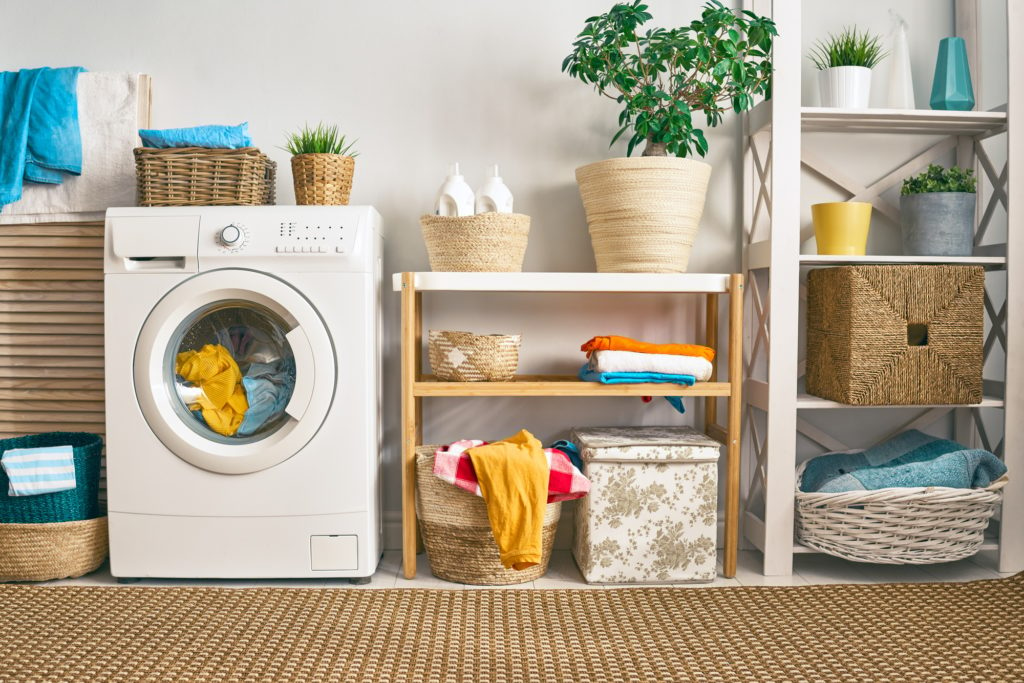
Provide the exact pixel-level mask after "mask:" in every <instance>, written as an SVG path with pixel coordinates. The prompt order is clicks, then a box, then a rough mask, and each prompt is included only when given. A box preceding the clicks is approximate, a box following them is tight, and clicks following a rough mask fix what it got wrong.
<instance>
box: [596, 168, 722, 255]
mask: <svg viewBox="0 0 1024 683" xmlns="http://www.w3.org/2000/svg"><path fill="white" fill-rule="evenodd" d="M710 177H711V166H709V165H708V164H705V163H704V162H702V161H695V160H693V159H678V158H675V157H632V158H623V159H606V160H605V161H599V162H597V163H594V164H588V165H587V166H581V167H580V168H577V169H576V182H577V183H578V184H579V187H580V197H581V198H582V199H583V208H584V209H585V210H586V212H587V225H588V226H589V228H590V241H591V244H592V245H593V247H594V257H595V258H596V259H597V270H598V272H602V273H617V272H624V273H684V272H686V267H687V265H688V264H689V262H690V248H691V247H692V246H693V241H694V239H695V238H696V236H697V228H698V227H699V224H700V217H701V215H702V214H703V213H704V199H705V195H706V193H707V188H708V179H709V178H710Z"/></svg>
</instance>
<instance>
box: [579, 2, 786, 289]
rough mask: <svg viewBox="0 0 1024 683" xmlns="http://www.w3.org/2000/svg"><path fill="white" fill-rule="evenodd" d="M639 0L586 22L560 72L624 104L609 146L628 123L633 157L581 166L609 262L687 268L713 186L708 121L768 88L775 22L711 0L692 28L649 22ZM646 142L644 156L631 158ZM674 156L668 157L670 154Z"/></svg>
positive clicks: (591, 216) (592, 219) (586, 199)
mask: <svg viewBox="0 0 1024 683" xmlns="http://www.w3.org/2000/svg"><path fill="white" fill-rule="evenodd" d="M651 18H652V17H651V14H650V13H649V12H648V11H647V5H645V4H643V2H641V0H633V1H632V2H629V3H620V4H616V5H614V6H613V7H612V8H611V9H610V10H609V11H608V12H606V13H605V14H601V15H598V16H594V17H590V18H589V19H587V20H586V24H585V25H584V27H583V31H581V32H580V34H579V35H578V36H577V39H576V42H574V43H573V50H572V53H571V54H569V56H568V57H566V58H565V61H563V62H562V71H564V72H567V73H568V74H569V75H571V76H573V77H575V78H578V79H579V80H581V81H583V82H584V83H586V84H588V85H592V86H593V87H594V89H595V90H596V91H597V92H598V93H599V94H601V95H604V96H606V97H610V98H612V99H614V100H615V101H617V102H618V103H619V104H621V105H622V107H623V108H622V112H621V113H620V114H619V126H620V128H619V131H618V132H617V133H615V135H614V136H613V137H612V144H615V142H616V141H617V140H618V139H619V138H620V137H622V136H623V135H625V134H626V133H627V132H629V133H630V136H629V142H628V144H627V152H626V153H627V158H619V159H607V160H605V161H600V162H597V163H594V164H588V165H587V166H582V167H580V168H578V169H576V179H577V182H578V183H579V188H580V195H581V196H582V198H583V205H584V208H585V210H586V213H587V224H588V226H589V228H590V235H591V242H592V244H593V247H594V254H595V256H596V257H597V268H598V270H599V271H602V272H615V271H632V272H684V271H685V270H686V266H687V263H688V262H689V257H690V248H691V247H692V245H693V240H694V237H695V236H696V233H697V227H698V224H699V222H700V217H701V214H702V213H703V211H704V198H705V193H706V191H707V184H708V178H709V176H710V173H711V167H710V166H709V165H708V164H706V163H704V162H701V161H695V160H693V159H689V158H686V157H689V156H690V155H693V154H699V155H700V156H704V155H705V154H707V151H708V142H707V139H706V138H705V137H704V132H703V130H701V128H700V127H699V124H697V123H695V121H694V115H695V114H697V113H699V112H703V113H704V117H705V121H706V124H707V127H714V126H716V125H718V124H719V123H720V122H721V121H722V118H723V116H724V114H725V112H726V111H727V110H728V109H732V110H733V111H736V112H741V111H744V110H747V109H749V108H750V107H752V106H753V105H754V98H755V97H756V96H758V95H764V96H768V95H769V92H770V85H771V74H772V65H771V60H770V51H771V44H772V38H773V37H774V36H775V35H777V32H776V29H775V24H774V23H773V22H772V21H771V20H770V19H767V18H764V17H760V16H758V15H756V14H754V13H752V12H748V11H744V12H734V11H733V10H731V9H729V8H727V7H725V6H724V5H723V4H722V3H721V2H719V1H718V0H711V1H710V2H708V3H707V4H706V5H705V6H704V9H703V11H702V13H701V17H700V19H697V20H695V21H693V22H691V23H690V24H689V25H688V26H681V27H679V28H673V29H664V28H654V29H647V30H646V31H642V30H641V26H642V25H643V24H645V23H646V22H647V21H649V20H650V19H651ZM641 144H643V145H644V150H643V156H642V157H640V158H632V154H633V150H634V149H635V148H636V147H637V146H639V145H641ZM670 155H671V156H670Z"/></svg>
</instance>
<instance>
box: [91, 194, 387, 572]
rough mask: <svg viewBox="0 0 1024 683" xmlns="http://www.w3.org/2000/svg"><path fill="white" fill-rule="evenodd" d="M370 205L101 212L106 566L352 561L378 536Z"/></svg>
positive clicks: (369, 562)
mask: <svg viewBox="0 0 1024 683" xmlns="http://www.w3.org/2000/svg"><path fill="white" fill-rule="evenodd" d="M380 224H381V223H380V215H379V214H378V213H377V212H376V211H375V210H374V209H373V208H371V207H356V206H341V207H313V206H298V207H296V206H268V207H236V206H230V207H168V208H115V209H109V210H108V211H107V215H106V233H105V244H104V251H105V259H104V288H105V295H104V298H105V315H104V320H105V325H104V331H105V334H104V340H105V344H106V349H105V355H106V385H105V386H106V423H107V434H106V437H107V438H106V458H107V497H108V500H107V506H108V511H109V528H110V567H111V572H112V573H113V575H114V576H116V577H125V578H143V577H185V578H189V577H195V578H295V577H350V578H360V577H368V576H370V575H372V574H373V572H374V571H375V569H376V567H377V563H378V561H379V559H380V553H381V515H380V434H381V432H380V351H379V349H380V291H381V273H382V266H381V234H380Z"/></svg>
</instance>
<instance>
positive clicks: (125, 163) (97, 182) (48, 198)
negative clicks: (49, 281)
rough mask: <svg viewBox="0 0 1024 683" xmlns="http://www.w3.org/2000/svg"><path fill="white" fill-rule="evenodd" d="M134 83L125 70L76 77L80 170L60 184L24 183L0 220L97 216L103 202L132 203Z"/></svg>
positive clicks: (100, 215) (14, 221) (58, 220)
mask: <svg viewBox="0 0 1024 683" xmlns="http://www.w3.org/2000/svg"><path fill="white" fill-rule="evenodd" d="M138 83H139V75H138V74H130V73H109V72H98V71H97V72H88V71H87V72H85V73H83V74H81V75H80V76H79V77H78V120H79V126H80V128H81V130H82V175H80V176H72V177H68V178H65V179H64V182H63V183H61V184H60V185H40V184H36V183H26V184H25V190H24V193H23V194H22V198H21V199H20V200H19V201H16V202H14V203H13V204H8V205H7V206H5V207H3V208H2V209H0V225H10V224H18V223H61V222H68V221H101V220H103V216H104V213H105V212H106V210H107V208H108V207H111V206H135V156H134V154H133V152H132V150H133V149H134V148H135V147H138V146H139V85H138Z"/></svg>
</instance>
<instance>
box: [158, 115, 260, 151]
mask: <svg viewBox="0 0 1024 683" xmlns="http://www.w3.org/2000/svg"><path fill="white" fill-rule="evenodd" d="M139 137H140V138H142V145H143V146H144V147H155V148H158V149H166V148H169V147H213V148H218V149H239V148H241V147H251V146H252V138H250V137H249V122H248V121H245V122H243V123H240V124H238V125H237V126H193V127H192V128H165V129H163V130H152V129H145V128H144V129H142V130H140V131H139Z"/></svg>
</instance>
